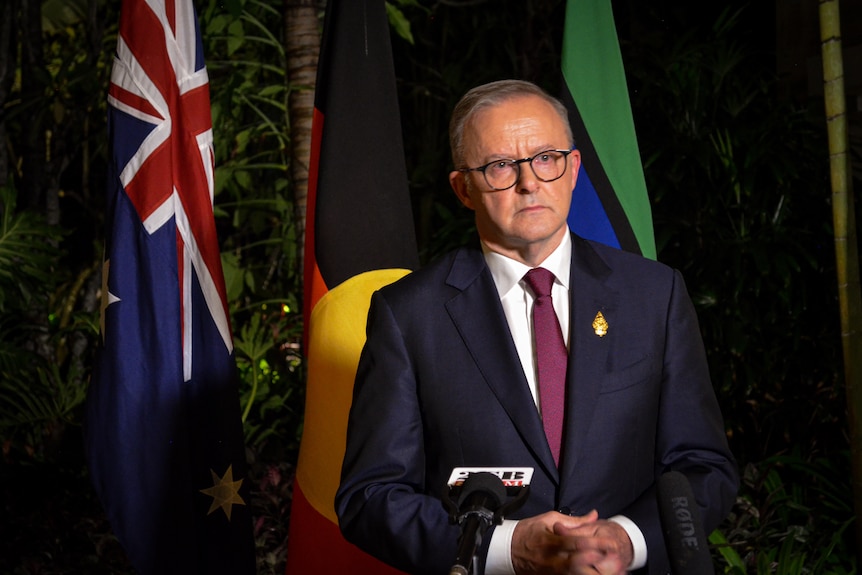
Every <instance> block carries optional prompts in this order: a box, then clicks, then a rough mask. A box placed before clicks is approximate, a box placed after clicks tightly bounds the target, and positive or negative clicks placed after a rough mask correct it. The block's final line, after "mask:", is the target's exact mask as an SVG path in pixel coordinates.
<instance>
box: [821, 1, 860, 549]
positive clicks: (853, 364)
mask: <svg viewBox="0 0 862 575" xmlns="http://www.w3.org/2000/svg"><path fill="white" fill-rule="evenodd" d="M820 41H821V54H822V58H823V87H824V97H825V105H826V127H827V133H828V137H829V170H830V176H831V178H830V179H831V184H832V218H833V225H834V234H835V258H836V264H837V275H838V299H839V306H840V308H839V309H840V314H841V342H842V347H843V353H844V380H845V385H846V395H847V417H848V429H849V431H850V450H851V464H852V468H853V500H854V509H855V514H856V546H855V547H856V553H857V562H858V563H860V564H862V420H860V414H862V329H860V326H862V295H860V284H859V252H858V246H857V240H856V221H855V217H854V213H855V211H854V206H853V181H852V175H851V170H850V156H849V152H848V150H849V138H848V128H847V113H846V104H845V93H844V62H843V57H842V53H841V21H840V11H839V6H838V0H821V1H820Z"/></svg>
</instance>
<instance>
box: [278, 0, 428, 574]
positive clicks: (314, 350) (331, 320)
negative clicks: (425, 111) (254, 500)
mask: <svg viewBox="0 0 862 575" xmlns="http://www.w3.org/2000/svg"><path fill="white" fill-rule="evenodd" d="M312 129H313V133H312V152H311V166H310V170H309V182H310V185H309V193H308V212H307V216H306V222H307V224H306V239H305V242H306V244H305V294H304V298H305V300H304V313H305V353H306V356H307V365H308V381H307V388H306V403H305V425H304V431H303V436H302V445H301V447H300V454H299V461H298V464H297V471H296V480H295V483H294V491H293V506H292V509H291V516H290V532H289V536H288V553H287V573H288V575H303V574H305V573H319V574H322V575H326V574H332V575H336V574H337V575H342V574H344V573H351V574H353V575H363V574H372V573H373V574H375V575H387V574H396V573H399V572H398V571H395V570H394V569H392V568H390V567H387V566H386V565H384V564H382V563H380V562H379V561H377V560H376V559H374V558H372V557H371V556H370V555H367V554H365V553H363V552H361V551H360V550H359V549H358V548H357V547H355V546H353V545H352V544H350V543H348V542H347V541H346V540H344V538H343V537H342V536H341V532H340V531H339V529H338V519H337V517H336V515H335V508H334V500H335V492H336V490H337V488H338V484H339V481H340V477H341V463H342V458H343V457H344V448H345V441H346V435H347V418H348V412H349V410H350V404H351V401H352V398H353V380H354V377H355V374H356V367H357V365H358V363H359V354H360V351H361V349H362V346H363V344H364V343H365V321H366V316H367V314H368V307H369V304H370V300H371V294H372V292H373V291H375V290H376V289H379V288H380V287H382V286H384V285H386V284H388V283H391V282H393V281H395V280H396V279H398V278H400V277H402V276H404V275H405V274H407V273H408V272H409V270H412V269H415V268H416V267H417V266H418V263H419V258H418V250H417V247H416V238H415V233H414V230H413V214H412V211H411V207H410V198H409V189H408V185H407V171H406V167H405V162H404V151H403V145H402V135H401V119H400V115H399V109H398V98H397V94H396V86H395V70H394V66H393V61H392V47H391V44H390V38H389V23H388V19H387V16H386V9H385V4H384V1H383V0H329V2H328V3H327V9H326V18H325V20H324V25H323V42H322V47H321V53H320V62H319V64H318V72H317V84H316V92H315V103H314V121H313V128H312Z"/></svg>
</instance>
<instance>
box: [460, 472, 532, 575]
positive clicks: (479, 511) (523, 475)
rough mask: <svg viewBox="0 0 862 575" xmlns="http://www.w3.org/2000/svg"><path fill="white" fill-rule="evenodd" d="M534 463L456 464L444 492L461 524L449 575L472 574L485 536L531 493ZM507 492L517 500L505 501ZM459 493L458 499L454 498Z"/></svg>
mask: <svg viewBox="0 0 862 575" xmlns="http://www.w3.org/2000/svg"><path fill="white" fill-rule="evenodd" d="M532 475H533V469H532V468H531V467H519V468H513V467H508V468H485V467H478V468H464V467H456V468H455V469H454V470H453V471H452V475H451V476H450V478H449V482H448V484H447V489H446V491H445V492H444V494H443V504H444V505H445V506H446V507H447V509H448V510H449V519H450V521H451V522H452V523H453V524H457V525H460V526H461V536H460V537H459V538H458V553H457V555H456V556H455V563H454V565H452V569H451V570H450V571H449V575H469V574H470V573H471V572H472V566H473V560H474V557H475V555H476V550H477V549H478V548H479V546H480V545H481V544H482V536H483V535H484V534H485V531H487V530H488V527H490V526H491V525H499V524H500V523H502V522H503V515H504V514H508V513H509V512H512V511H515V510H516V509H517V508H519V507H520V506H521V505H523V504H524V502H525V501H526V497H527V495H528V493H529V484H530V479H531V478H532ZM508 495H515V500H514V501H511V502H509V503H505V501H506V498H507V496H508ZM453 497H457V503H456V502H455V501H454V500H453V499H452V498H453Z"/></svg>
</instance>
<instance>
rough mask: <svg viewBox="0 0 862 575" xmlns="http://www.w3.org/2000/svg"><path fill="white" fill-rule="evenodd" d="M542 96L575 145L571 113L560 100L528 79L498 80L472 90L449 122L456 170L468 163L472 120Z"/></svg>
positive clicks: (455, 110)
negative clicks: (483, 112)
mask: <svg viewBox="0 0 862 575" xmlns="http://www.w3.org/2000/svg"><path fill="white" fill-rule="evenodd" d="M524 96H538V97H539V98H541V99H542V100H544V101H546V102H547V103H549V104H550V105H551V106H552V107H553V108H554V111H555V112H557V114H558V115H559V116H560V120H562V122H563V125H564V126H565V130H566V137H567V138H568V139H569V144H570V145H574V139H573V138H572V127H571V126H570V125H569V112H568V110H567V109H566V107H565V106H564V105H563V103H562V102H560V101H559V100H558V99H557V98H554V97H553V96H551V95H550V94H548V93H547V92H545V91H544V90H542V89H541V88H540V87H538V86H537V85H535V84H533V83H532V82H526V81H524V80H498V81H496V82H490V83H488V84H483V85H481V86H476V87H475V88H473V89H471V90H470V91H468V92H467V93H466V94H464V96H463V97H462V98H461V99H460V100H459V101H458V103H457V104H456V105H455V109H454V110H452V118H451V119H450V120H449V146H450V148H451V150H452V162H453V163H454V164H455V168H459V167H462V166H461V164H462V162H463V161H464V130H465V128H466V126H467V124H468V122H469V121H470V119H471V118H472V117H473V116H474V115H475V114H476V113H478V112H480V111H481V110H484V109H486V108H491V107H493V106H497V105H499V104H502V103H503V102H506V101H508V100H513V99H515V98H520V97H524Z"/></svg>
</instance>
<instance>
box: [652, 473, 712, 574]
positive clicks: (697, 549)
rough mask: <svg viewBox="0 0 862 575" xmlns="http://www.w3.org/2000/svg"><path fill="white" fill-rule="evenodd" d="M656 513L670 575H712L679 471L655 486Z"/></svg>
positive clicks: (703, 537)
mask: <svg viewBox="0 0 862 575" xmlns="http://www.w3.org/2000/svg"><path fill="white" fill-rule="evenodd" d="M657 499H658V512H659V518H660V519H661V526H662V531H664V541H665V546H666V547H667V552H668V556H669V558H670V564H671V572H672V573H673V575H715V568H714V566H713V564H712V557H711V556H710V554H709V548H708V546H707V540H706V533H705V531H704V528H703V523H702V522H701V519H700V510H699V508H698V507H697V501H695V499H694V492H693V491H692V490H691V484H690V483H689V482H688V479H687V478H686V476H685V475H683V474H682V473H680V472H679V471H669V472H668V473H665V474H664V475H662V476H661V477H660V478H659V480H658V484H657Z"/></svg>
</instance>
